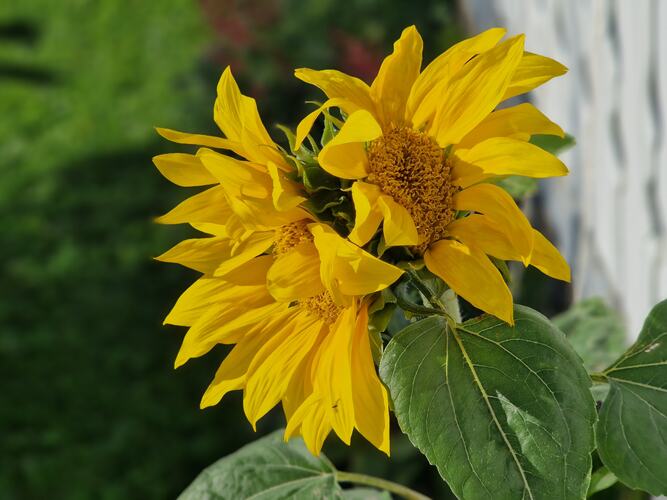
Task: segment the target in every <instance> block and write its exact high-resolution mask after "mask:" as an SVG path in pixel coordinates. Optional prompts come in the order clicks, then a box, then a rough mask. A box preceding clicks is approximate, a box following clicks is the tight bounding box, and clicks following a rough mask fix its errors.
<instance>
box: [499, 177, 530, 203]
mask: <svg viewBox="0 0 667 500" xmlns="http://www.w3.org/2000/svg"><path fill="white" fill-rule="evenodd" d="M496 184H497V185H498V186H500V187H501V188H503V189H504V190H505V191H507V192H508V193H509V194H510V195H511V196H512V198H514V199H515V200H523V199H525V198H529V197H531V196H533V195H534V194H535V193H537V187H538V186H537V179H533V178H532V177H523V176H521V175H510V176H508V177H504V178H502V179H499V180H498V181H497V182H496Z"/></svg>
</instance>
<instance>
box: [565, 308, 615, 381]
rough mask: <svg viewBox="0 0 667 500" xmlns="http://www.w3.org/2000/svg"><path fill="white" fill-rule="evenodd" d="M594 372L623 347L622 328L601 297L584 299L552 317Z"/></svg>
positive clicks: (606, 364)
mask: <svg viewBox="0 0 667 500" xmlns="http://www.w3.org/2000/svg"><path fill="white" fill-rule="evenodd" d="M552 321H553V322H554V324H555V325H556V326H557V327H558V328H560V330H561V331H562V332H563V333H565V335H566V336H567V339H568V340H569V341H570V344H572V347H574V350H575V351H577V353H578V354H579V356H581V358H582V359H583V361H584V366H585V367H586V368H587V369H588V370H589V371H593V372H598V371H602V370H604V369H605V368H606V367H607V366H609V365H610V364H611V363H612V362H613V361H614V360H615V359H617V358H618V357H619V356H620V355H621V354H622V353H623V351H624V350H625V329H624V328H623V323H622V322H621V319H620V318H619V317H618V314H616V312H615V311H613V310H612V309H610V308H609V307H607V305H606V304H605V303H604V301H603V300H602V299H600V298H597V297H594V298H591V299H586V300H583V301H581V302H579V303H578V304H576V305H574V306H573V307H571V308H570V309H569V310H567V311H565V312H564V313H562V314H559V315H558V316H556V317H554V318H553V319H552Z"/></svg>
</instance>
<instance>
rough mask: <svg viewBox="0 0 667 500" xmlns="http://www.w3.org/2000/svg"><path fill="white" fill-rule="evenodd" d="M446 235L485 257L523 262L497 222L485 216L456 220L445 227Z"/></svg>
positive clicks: (474, 215) (477, 215)
mask: <svg viewBox="0 0 667 500" xmlns="http://www.w3.org/2000/svg"><path fill="white" fill-rule="evenodd" d="M447 233H448V234H449V235H450V236H453V237H454V238H456V239H457V240H459V241H461V242H462V243H465V244H466V245H469V246H474V247H476V248H479V249H480V250H481V251H482V252H484V253H485V254H487V255H493V256H494V257H497V258H499V259H502V260H523V259H522V257H521V254H520V253H519V252H518V251H517V250H516V248H514V245H513V243H512V240H511V239H510V238H509V237H508V236H507V234H505V233H504V232H502V231H499V230H498V225H497V222H496V221H495V220H493V219H490V218H489V217H487V216H485V215H479V214H472V215H469V216H467V217H463V218H461V219H457V220H455V221H454V222H452V223H451V224H449V225H448V226H447Z"/></svg>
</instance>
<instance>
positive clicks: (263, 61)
mask: <svg viewBox="0 0 667 500" xmlns="http://www.w3.org/2000/svg"><path fill="white" fill-rule="evenodd" d="M297 4H298V5H297ZM396 5H397V6H398V7H399V8H398V9H397V10H396V11H392V12H387V11H386V8H385V6H384V2H382V1H380V0H355V1H354V2H346V3H345V5H344V6H343V3H341V2H333V1H329V0H321V1H317V2H296V1H287V0H285V1H276V2H270V1H268V0H267V1H263V2H222V1H221V2H202V3H201V4H200V3H198V2H194V1H191V0H164V1H161V2H134V1H130V0H125V1H113V0H63V1H59V2H53V1H50V0H29V1H28V0H26V1H21V2H0V138H1V139H0V227H2V237H1V238H2V239H1V241H2V244H1V245H0V284H1V286H0V293H1V295H2V297H1V300H0V384H1V389H2V396H1V399H0V497H2V498H7V499H38V498H39V499H41V498H52V499H61V498H62V499H74V500H76V499H88V498H100V499H127V498H141V499H153V498H154V499H163V498H174V497H175V496H176V495H177V494H178V493H179V492H180V491H182V490H183V489H184V488H185V487H186V486H187V484H188V483H189V482H190V481H191V480H192V479H194V477H195V476H196V475H197V474H198V473H199V472H200V471H201V470H202V469H203V468H204V467H206V466H207V465H209V464H211V463H212V462H214V461H215V460H217V459H218V458H219V457H221V456H223V455H226V454H228V453H230V452H232V451H234V450H235V449H237V448H239V447H240V446H241V445H243V444H245V443H247V442H249V441H251V440H252V439H254V438H256V437H257V435H255V434H254V433H253V432H252V430H251V428H250V426H249V425H248V423H247V422H246V421H245V419H244V418H243V414H242V411H241V408H240V404H239V403H240V397H239V396H238V395H236V394H235V395H232V396H230V397H229V399H227V400H226V401H225V402H223V404H222V405H219V406H218V407H216V408H214V409H211V410H207V411H200V410H199V408H198V404H199V399H200V396H201V394H202V393H203V391H204V389H205V387H206V385H207V384H208V382H209V380H210V378H211V377H212V376H213V373H214V371H215V367H216V363H217V362H219V360H220V359H221V358H222V356H223V354H224V352H223V351H222V350H217V351H214V352H213V353H212V354H211V355H209V356H207V357H205V358H203V359H201V360H195V361H193V362H191V363H189V364H188V366H186V367H184V368H183V369H180V370H179V371H176V372H175V371H174V370H173V368H172V366H173V359H174V357H175V354H176V351H177V349H178V346H179V343H180V339H181V338H182V335H183V331H182V330H180V329H177V328H169V327H163V326H162V325H161V320H162V318H163V317H164V316H165V314H166V313H167V312H168V310H169V307H170V306H171V304H172V303H173V302H174V301H175V299H176V297H177V296H178V294H179V293H180V292H181V291H182V290H183V289H184V288H185V287H186V286H187V285H188V283H189V282H190V281H191V280H192V279H194V274H193V273H191V272H189V271H186V270H183V269H180V268H178V267H175V266H168V265H163V264H158V263H156V262H153V261H152V260H151V257H152V256H155V255H158V254H159V253H161V252H162V251H164V250H165V249H167V248H168V247H169V246H170V245H171V244H173V243H175V242H176V241H177V240H179V239H181V238H182V237H183V236H184V233H185V231H186V230H185V229H183V228H170V227H164V226H162V227H160V226H156V225H154V224H153V223H152V217H154V216H156V215H159V214H160V213H163V212H164V211H166V210H167V209H169V208H170V207H171V206H173V205H174V204H175V203H176V202H177V201H178V200H179V199H182V198H183V197H184V196H185V195H186V193H185V192H184V191H183V190H182V189H180V188H176V187H174V186H172V185H170V184H169V183H168V182H167V181H165V180H164V179H162V178H161V177H160V175H159V174H158V172H157V171H156V170H155V168H154V167H153V166H152V165H151V161H150V158H151V157H152V156H153V155H155V154H158V153H160V152H166V151H170V150H171V151H173V150H174V146H173V145H169V144H167V143H165V142H163V141H161V140H159V139H158V137H157V135H156V134H155V133H154V131H153V127H154V126H166V127H173V128H178V129H182V130H190V131H202V132H215V129H214V125H213V123H212V120H211V115H212V104H213V99H214V96H215V83H216V81H217V78H218V76H219V74H220V72H221V71H222V69H223V68H224V65H225V64H226V63H228V62H232V64H233V65H234V66H233V67H234V70H235V73H236V75H237V76H238V77H239V80H240V82H241V84H242V86H243V88H244V89H245V90H246V91H247V92H250V93H251V94H253V95H255V96H256V97H257V98H258V100H259V104H260V107H261V109H262V112H263V116H264V117H265V121H266V122H267V124H268V125H269V126H270V125H272V124H274V123H275V122H276V121H277V120H278V117H280V119H281V120H282V121H284V122H287V123H290V122H292V123H293V122H295V121H296V120H297V118H298V114H299V112H300V111H302V110H304V109H306V108H305V105H304V104H303V101H304V100H305V99H307V98H308V97H315V94H313V95H311V96H306V95H304V92H303V89H304V87H305V85H301V84H299V83H298V82H297V81H296V80H295V79H294V78H293V77H292V74H291V71H292V68H294V67H297V66H306V65H312V66H316V67H324V66H333V65H337V64H338V62H337V59H338V58H339V56H340V54H339V53H338V50H337V49H336V46H335V45H333V44H332V43H331V36H332V31H333V29H334V28H332V19H335V20H337V23H336V26H337V27H336V30H342V31H345V32H347V33H350V36H353V37H355V38H358V39H359V40H361V41H362V42H363V43H366V44H368V45H370V46H373V47H375V48H377V50H378V51H384V50H386V49H388V48H389V47H390V46H391V43H392V41H393V39H394V37H395V36H396V35H397V34H398V33H400V29H401V28H402V27H403V25H404V24H405V19H406V18H407V17H412V14H408V13H409V9H410V8H411V7H410V2H407V1H406V2H399V3H397V4H396ZM253 6H254V9H255V10H253V8H251V7H253ZM264 7H266V8H269V7H270V8H271V9H273V11H275V16H278V17H277V18H274V19H269V21H271V23H270V24H271V26H270V29H268V28H267V26H266V25H263V24H261V23H262V22H266V21H261V19H260V20H259V21H257V20H256V18H259V13H260V11H262V10H263V8H264ZM413 19H414V21H415V22H417V23H418V24H419V25H420V28H422V31H424V35H425V36H426V37H428V38H429V39H430V40H431V48H432V51H433V52H435V51H436V50H438V49H441V48H442V47H443V46H445V45H446V44H447V43H448V40H449V39H450V38H451V37H452V36H453V35H452V32H451V30H449V29H448V27H447V26H448V23H449V20H450V11H449V10H448V7H447V4H446V3H444V4H443V3H442V2H435V1H433V2H427V3H425V4H424V6H422V7H421V10H420V13H419V14H418V15H417V14H415V16H414V18H413ZM379 20H381V21H379ZM225 23H227V24H230V23H231V24H232V25H233V23H236V24H240V25H241V26H243V24H244V23H245V24H246V25H247V26H249V28H248V30H249V31H250V32H251V33H253V41H252V43H249V44H246V45H245V46H244V45H243V44H239V43H236V42H234V43H231V42H230V40H232V41H234V40H233V36H231V35H228V33H232V34H233V33H235V31H234V29H233V28H234V26H232V29H229V30H227V31H224V30H222V29H221V27H220V24H222V25H225ZM223 27H224V26H223ZM448 37H449V38H448ZM434 42H435V43H434ZM276 137H278V135H276ZM280 425H282V416H281V415H280V414H279V413H274V414H272V415H270V416H269V417H268V418H266V419H265V420H264V421H263V422H262V425H261V426H260V429H259V431H260V434H262V433H266V432H268V431H270V430H273V429H274V428H277V427H279V426H280ZM326 451H327V452H328V453H329V455H330V456H331V457H332V458H333V459H334V460H337V461H338V463H339V465H341V466H342V467H347V468H350V469H356V470H366V471H367V472H373V473H376V474H380V475H387V476H393V477H394V478H395V479H396V480H397V481H404V482H412V483H414V482H418V483H420V484H423V485H424V486H423V487H424V488H426V489H427V490H431V491H437V490H434V488H443V487H442V486H438V484H439V480H438V479H437V473H436V472H435V470H432V469H430V468H428V467H427V466H426V465H425V461H424V460H423V459H421V458H420V457H419V456H418V455H416V452H414V451H413V450H412V448H411V447H410V446H409V445H408V444H407V443H406V442H402V441H399V440H396V441H395V443H394V446H393V452H394V456H393V460H392V462H391V463H390V462H389V460H388V459H386V458H384V457H383V455H381V454H379V453H377V452H375V451H373V450H371V449H370V447H369V446H367V445H365V444H363V443H361V442H359V443H355V448H354V451H353V452H352V453H348V451H347V450H346V449H344V448H342V447H339V446H337V445H335V444H334V445H333V446H329V447H328V449H327V450H326ZM398 471H400V473H399V472H398Z"/></svg>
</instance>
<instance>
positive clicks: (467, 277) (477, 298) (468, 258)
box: [424, 240, 514, 324]
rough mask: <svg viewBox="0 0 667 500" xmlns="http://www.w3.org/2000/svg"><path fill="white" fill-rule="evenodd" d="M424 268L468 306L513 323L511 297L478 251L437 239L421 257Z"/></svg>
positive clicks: (496, 271) (503, 283)
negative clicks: (424, 264)
mask: <svg viewBox="0 0 667 500" xmlns="http://www.w3.org/2000/svg"><path fill="white" fill-rule="evenodd" d="M424 262H425V263H426V267H428V269H429V270H430V271H431V272H432V273H433V274H435V275H437V276H439V277H440V278H442V280H443V281H444V282H445V283H447V285H449V286H450V287H451V289H452V290H454V292H456V293H457V294H458V295H460V296H461V297H463V298H464V299H466V300H467V301H468V302H470V303H471V304H472V305H474V306H475V307H477V308H478V309H481V310H482V311H485V312H487V313H489V314H492V315H494V316H496V317H498V318H500V319H502V320H503V321H505V322H507V323H509V324H514V316H513V309H512V294H511V293H510V291H509V288H507V285H506V284H505V282H504V281H503V277H502V275H501V274H500V271H498V269H497V268H496V267H495V266H494V265H493V264H492V263H491V261H490V260H489V258H488V257H487V256H486V255H485V254H484V253H483V252H482V251H480V250H478V249H476V248H474V247H470V246H467V245H465V244H463V243H460V242H458V241H453V240H440V241H438V242H436V243H434V244H433V245H431V246H430V247H429V249H428V250H427V251H426V253H425V254H424Z"/></svg>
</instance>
